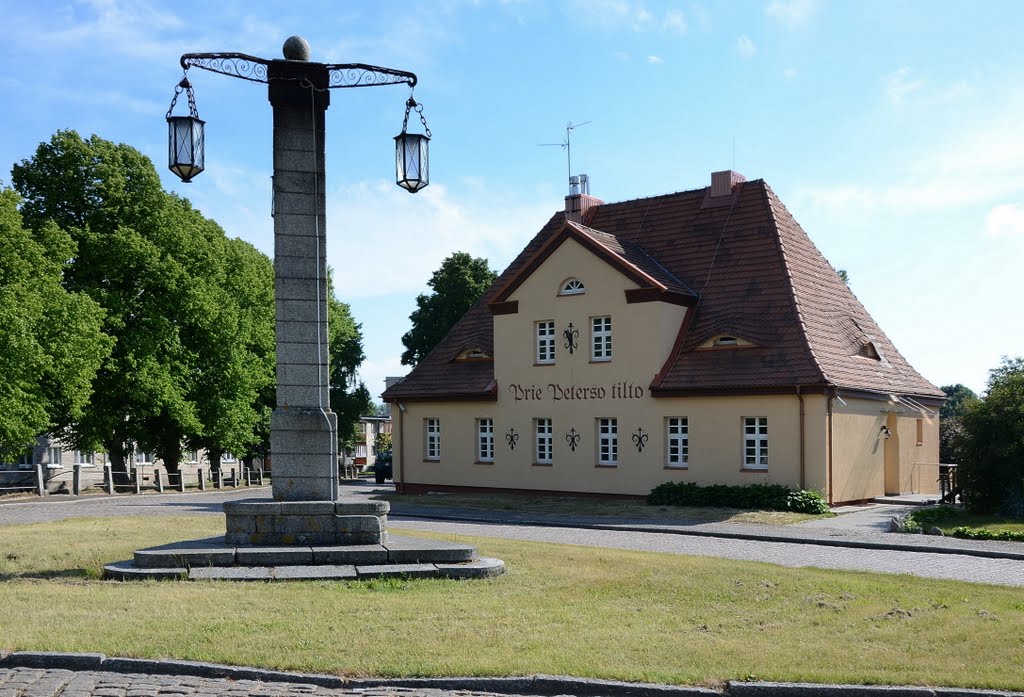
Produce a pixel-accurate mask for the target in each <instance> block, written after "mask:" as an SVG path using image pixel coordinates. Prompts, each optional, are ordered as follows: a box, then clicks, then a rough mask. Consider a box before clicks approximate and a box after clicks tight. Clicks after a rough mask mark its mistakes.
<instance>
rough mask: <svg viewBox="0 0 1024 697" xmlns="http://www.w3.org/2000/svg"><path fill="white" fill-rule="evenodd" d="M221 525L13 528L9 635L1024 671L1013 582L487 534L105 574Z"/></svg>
mask: <svg viewBox="0 0 1024 697" xmlns="http://www.w3.org/2000/svg"><path fill="white" fill-rule="evenodd" d="M393 531H394V532H399V526H393ZM222 532H223V520H221V519H220V518H219V517H216V516H194V517H182V518H168V517H154V518H104V519H75V520H68V521H63V522H60V523H47V524H37V525H24V526H10V527H4V528H3V529H2V534H3V546H2V552H0V608H2V611H0V648H2V649H6V650H38V651H84V652H91V651H98V652H102V653H106V654H108V655H115V656H136V657H175V658H182V659H190V660H203V661H215V662H220V663H228V664H241V665H256V666H264V667H269V668H278V669H287V670H302V671H315V672H325V673H335V674H347V675H377V676H432V675H435V676H436V675H526V674H531V673H553V674H566V675H575V676H589V677H600V678H613V679H622V680H642V681H656V682H667V683H685V684H716V683H718V682H720V681H724V680H727V679H743V678H755V677H756V678H759V679H765V680H793V681H811V682H833V683H835V682H850V683H881V684H887V683H891V684H922V685H956V686H973V687H988V688H1001V689H1020V688H1021V687H1022V686H1024V667H1022V662H1021V656H1022V655H1024V634H1022V632H1021V631H1020V628H1021V627H1022V626H1024V594H1022V593H1021V589H1019V588H1007V587H997V586H982V585H973V584H968V583H960V582H952V581H937V580H930V579H919V578H913V577H909V576H890V575H873V574H864V573H846V572H835V571H823V570H814V569H786V568H781V567H775V566H771V565H767V564H759V563H750V562H734V561H726V560H718V559H704V558H698V557H685V556H678V555H668V554H655V553H642V552H631V551H615V550H607V549H597V548H585V547H571V546H560V545H552V544H540V543H527V542H514V541H506V540H492V539H475V540H468V541H470V542H473V543H475V544H477V545H479V547H480V550H481V552H482V553H483V554H484V555H486V556H496V557H500V558H502V559H504V560H505V561H506V562H507V564H508V573H507V574H506V575H505V576H503V577H500V578H497V579H492V580H487V581H452V580H426V579H423V580H405V581H378V582H353V583H338V582H288V583H231V582H203V583H187V582H168V581H163V582H156V581H149V582H138V583H119V582H109V581H100V580H97V578H96V577H97V575H98V573H99V568H100V565H101V564H103V563H106V562H111V561H116V560H120V559H127V558H130V556H131V553H132V551H133V550H134V549H136V548H138V547H144V546H149V545H154V544H160V543H166V542H173V541H177V540H183V539H188V538H192V537H202V536H208V535H215V534H220V533H222ZM446 539H454V538H450V537H449V538H446Z"/></svg>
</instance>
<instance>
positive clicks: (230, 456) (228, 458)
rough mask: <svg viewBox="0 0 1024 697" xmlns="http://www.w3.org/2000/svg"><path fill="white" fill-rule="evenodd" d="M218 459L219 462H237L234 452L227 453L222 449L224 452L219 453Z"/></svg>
mask: <svg viewBox="0 0 1024 697" xmlns="http://www.w3.org/2000/svg"><path fill="white" fill-rule="evenodd" d="M220 461H221V462H238V458H237V457H235V454H234V453H229V452H227V451H224V452H222V453H221V454H220Z"/></svg>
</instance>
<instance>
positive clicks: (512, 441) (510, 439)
mask: <svg viewBox="0 0 1024 697" xmlns="http://www.w3.org/2000/svg"><path fill="white" fill-rule="evenodd" d="M505 442H507V443H508V449H509V450H515V449H516V443H518V442H519V434H518V433H516V429H515V428H509V429H508V433H506V434H505Z"/></svg>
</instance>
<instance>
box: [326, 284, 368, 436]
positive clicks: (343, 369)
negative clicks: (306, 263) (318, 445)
mask: <svg viewBox="0 0 1024 697" xmlns="http://www.w3.org/2000/svg"><path fill="white" fill-rule="evenodd" d="M327 325H328V326H327V340H328V346H329V349H330V394H331V411H333V412H334V413H335V414H337V416H338V443H339V445H342V444H346V443H351V442H352V440H353V437H354V436H355V425H356V422H358V421H359V417H360V416H362V415H363V414H366V413H367V412H369V410H370V409H372V408H373V400H372V398H371V396H370V391H369V390H368V389H366V385H364V384H363V382H362V381H361V380H359V378H358V375H357V373H356V371H357V370H358V369H359V366H360V364H362V362H363V360H364V359H365V358H366V355H365V354H364V353H363V332H362V325H360V324H358V323H357V322H356V321H355V319H354V318H353V317H352V308H351V307H349V306H348V304H347V303H343V302H341V301H340V300H338V298H337V297H336V296H335V295H334V284H333V282H332V281H331V277H330V276H328V308H327Z"/></svg>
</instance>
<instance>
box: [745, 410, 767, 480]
mask: <svg viewBox="0 0 1024 697" xmlns="http://www.w3.org/2000/svg"><path fill="white" fill-rule="evenodd" d="M743 469H745V470H766V469H768V417H767V416H744V417H743Z"/></svg>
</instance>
